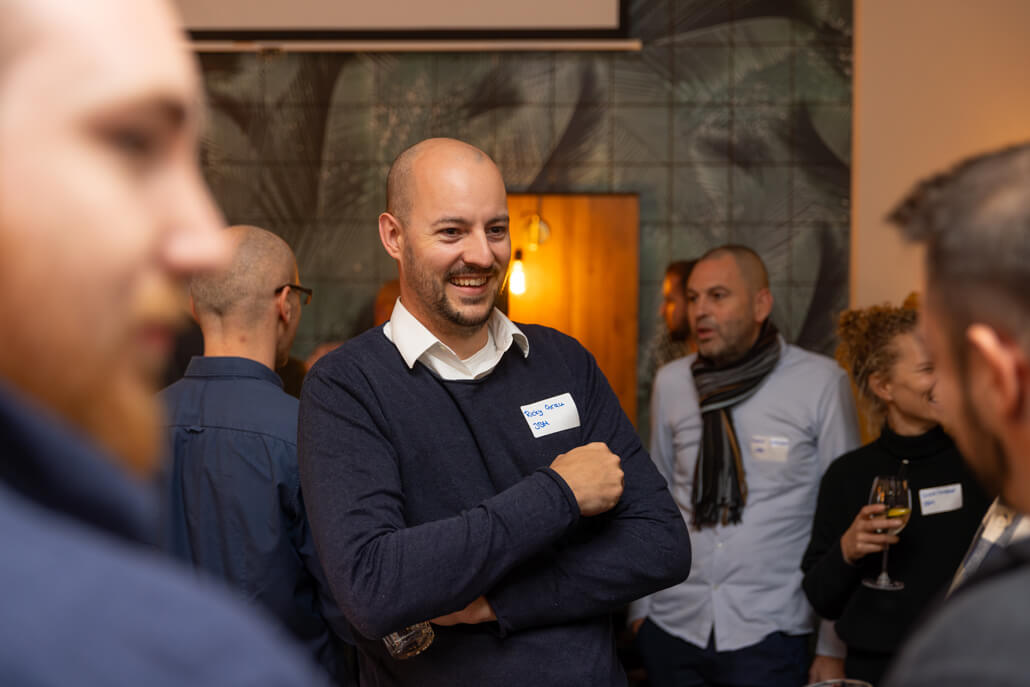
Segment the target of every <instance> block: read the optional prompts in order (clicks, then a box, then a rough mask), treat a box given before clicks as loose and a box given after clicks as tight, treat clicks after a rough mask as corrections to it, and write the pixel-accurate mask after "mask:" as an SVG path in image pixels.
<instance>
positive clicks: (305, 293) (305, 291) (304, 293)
mask: <svg viewBox="0 0 1030 687" xmlns="http://www.w3.org/2000/svg"><path fill="white" fill-rule="evenodd" d="M285 288H291V289H293V290H294V291H296V292H297V293H299V294H300V304H301V305H307V304H308V303H310V302H311V297H312V296H314V295H315V292H314V291H312V290H311V289H309V288H308V287H306V286H301V285H300V284H283V285H282V286H280V287H279V288H277V289H276V290H275V295H277V296H278V295H279V292H280V291H282V290H283V289H285Z"/></svg>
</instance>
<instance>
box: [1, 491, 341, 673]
mask: <svg viewBox="0 0 1030 687" xmlns="http://www.w3.org/2000/svg"><path fill="white" fill-rule="evenodd" d="M0 547H3V549H4V550H5V551H7V552H8V554H13V553H14V552H17V553H16V555H8V556H6V560H7V563H5V565H3V566H0V588H3V589H5V590H7V591H8V592H9V593H8V594H6V595H5V601H4V607H5V609H4V613H3V614H0V676H2V680H0V681H2V682H4V684H37V685H61V684H75V685H83V686H92V685H110V684H140V685H142V684H146V685H154V686H157V687H163V686H164V685H169V686H171V685H178V684H185V683H189V684H191V685H212V686H213V685H219V684H253V685H298V686H299V685H304V684H321V683H320V682H318V678H317V675H316V674H315V672H314V669H313V668H312V667H311V666H309V665H308V663H307V661H306V660H305V658H304V657H303V656H302V655H301V654H299V653H296V652H295V650H294V649H293V648H292V646H290V645H289V644H287V642H286V640H285V639H284V638H283V637H282V636H280V635H279V633H278V631H277V630H275V629H273V628H272V627H271V626H270V625H268V624H267V621H265V620H264V619H262V618H260V617H259V616H257V615H256V614H254V613H253V612H252V611H250V610H249V609H247V608H245V607H243V606H242V605H237V603H236V602H235V601H233V600H232V599H230V598H228V597H227V596H225V595H223V593H222V592H221V591H220V590H218V589H216V588H214V587H213V586H208V584H206V583H205V582H204V581H203V580H201V579H199V578H198V577H197V576H195V575H193V574H192V573H190V572H188V571H187V570H186V569H185V568H180V567H179V566H178V565H177V564H175V563H173V562H171V561H170V560H168V559H166V558H164V557H163V556H162V555H161V554H160V553H159V552H157V551H151V550H150V549H147V548H144V547H143V546H141V545H139V544H136V543H134V542H131V541H129V540H126V539H123V538H121V537H117V536H115V535H112V534H109V533H107V532H104V531H103V530H99V529H97V528H94V527H90V526H87V525H84V524H81V523H79V522H77V521H75V520H72V519H71V518H68V517H66V516H63V515H60V514H57V513H55V512H52V511H49V510H48V509H45V508H42V507H40V506H38V505H37V504H35V503H34V502H33V501H30V500H28V499H26V498H24V497H22V496H20V495H18V494H16V493H15V492H13V491H10V490H9V489H7V488H5V487H2V486H0ZM312 681H313V682H312Z"/></svg>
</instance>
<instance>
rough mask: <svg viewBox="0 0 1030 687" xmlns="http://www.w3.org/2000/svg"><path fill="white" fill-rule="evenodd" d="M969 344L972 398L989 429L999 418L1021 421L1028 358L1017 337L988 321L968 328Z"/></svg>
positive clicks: (1007, 421) (995, 428)
mask: <svg viewBox="0 0 1030 687" xmlns="http://www.w3.org/2000/svg"><path fill="white" fill-rule="evenodd" d="M966 342H967V343H968V345H969V387H970V393H971V396H972V401H973V402H974V403H975V404H976V405H977V406H979V407H981V408H982V409H983V411H984V412H982V413H981V417H982V418H983V420H984V422H985V424H987V425H988V429H991V430H998V429H1000V428H999V427H995V426H990V425H992V424H994V423H995V422H1002V423H1011V422H1014V421H1021V420H1022V414H1023V410H1024V403H1025V402H1026V401H1025V398H1024V396H1025V394H1026V393H1027V369H1028V368H1027V359H1026V354H1025V353H1024V352H1023V350H1022V348H1021V347H1020V345H1019V343H1018V342H1017V341H1014V340H1012V339H1009V338H1008V337H1004V336H1002V335H1001V334H999V333H998V331H997V330H996V329H993V328H991V327H989V326H987V325H985V324H974V325H971V326H970V327H969V329H967V330H966Z"/></svg>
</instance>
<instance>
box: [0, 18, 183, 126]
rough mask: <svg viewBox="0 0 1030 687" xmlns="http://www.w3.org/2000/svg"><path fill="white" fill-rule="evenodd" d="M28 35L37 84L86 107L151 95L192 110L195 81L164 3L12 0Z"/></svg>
mask: <svg viewBox="0 0 1030 687" xmlns="http://www.w3.org/2000/svg"><path fill="white" fill-rule="evenodd" d="M14 2H15V5H16V7H17V10H18V11H19V13H23V14H24V18H25V25H26V30H27V31H29V32H31V35H32V37H33V40H32V43H31V47H30V49H29V50H28V51H27V52H28V56H29V58H30V59H35V60H36V65H37V66H38V68H39V70H42V71H39V70H37V72H38V73H40V74H41V78H47V79H48V80H57V79H59V80H60V82H61V83H62V84H63V85H65V86H66V88H65V89H64V91H63V95H62V98H63V99H65V100H66V102H69V103H74V104H82V105H86V106H93V105H99V104H101V103H103V102H105V101H107V100H137V99H140V98H146V97H149V96H152V95H160V96H161V97H162V98H164V99H169V98H171V99H174V100H180V101H186V102H183V104H184V105H187V106H192V105H193V104H194V103H193V102H192V101H194V100H195V99H196V98H197V97H199V96H198V90H197V89H198V83H197V80H196V75H195V72H194V70H193V68H192V65H191V64H190V61H189V58H188V57H187V55H186V52H185V50H184V48H183V46H182V42H181V35H180V33H179V31H178V25H177V23H176V18H175V17H174V15H173V14H172V13H171V11H170V10H169V8H168V7H167V6H166V5H165V4H164V2H163V0H90V2H74V3H68V2H62V1H61V0H31V2H29V0H14Z"/></svg>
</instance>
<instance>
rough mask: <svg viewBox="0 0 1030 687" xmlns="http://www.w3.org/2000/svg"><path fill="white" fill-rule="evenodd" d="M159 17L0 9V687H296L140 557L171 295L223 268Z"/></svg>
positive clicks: (230, 612) (279, 666) (256, 637)
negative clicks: (0, 560)
mask: <svg viewBox="0 0 1030 687" xmlns="http://www.w3.org/2000/svg"><path fill="white" fill-rule="evenodd" d="M200 100H201V92H200V84H199V83H198V79H197V74H196V71H195V70H194V68H193V65H192V64H191V63H190V60H189V58H188V56H187V54H186V53H185V52H184V51H183V49H182V36H181V34H180V33H179V32H178V30H177V28H176V23H175V20H174V18H173V16H172V14H171V12H170V11H169V8H168V6H167V5H166V4H165V3H164V2H158V1H155V0H95V1H94V2H88V3H86V2H62V1H60V0H0V289H2V290H3V292H4V294H5V296H4V298H2V299H0V320H2V321H3V323H4V333H3V339H4V341H3V345H0V547H2V548H3V550H4V551H5V552H6V553H5V556H4V564H3V565H2V566H0V589H3V590H4V592H3V593H4V598H3V600H2V602H0V605H2V607H3V612H2V613H0V684H5V685H43V686H49V685H53V686H55V687H56V686H58V685H77V686H86V687H94V686H95V687H100V686H101V685H104V686H107V685H148V686H150V687H153V686H159V687H160V686H165V685H167V686H169V687H170V686H171V685H182V684H191V685H211V686H214V685H230V684H247V685H269V686H271V685H298V686H299V685H310V684H321V682H320V680H321V677H320V676H319V675H318V674H317V672H316V669H315V668H314V667H313V665H309V662H308V661H307V660H305V657H304V656H303V655H302V654H301V653H300V652H299V651H298V650H297V649H295V648H294V647H292V646H287V645H286V641H285V639H284V637H283V636H281V635H280V634H279V633H278V632H277V631H276V630H275V628H273V627H271V626H268V625H266V624H265V621H264V620H262V619H260V618H258V617H257V616H256V615H252V614H251V613H250V612H248V611H247V609H246V608H243V607H238V606H237V605H236V604H235V603H234V602H231V601H230V600H228V599H227V598H225V595H224V592H222V591H221V590H215V589H213V588H210V587H208V586H204V585H202V584H201V583H200V582H198V581H197V580H194V579H192V576H189V575H187V574H185V573H184V572H183V571H181V570H180V569H179V568H178V566H173V565H171V564H170V563H168V562H167V560H166V559H165V558H164V557H163V556H161V555H160V554H159V553H158V552H156V551H154V549H153V548H152V546H150V545H149V542H150V541H152V540H153V538H154V535H155V531H154V530H155V525H156V523H155V519H154V517H153V516H154V513H155V509H154V506H153V504H152V503H151V502H150V500H149V492H148V491H147V490H144V489H143V488H142V486H141V485H140V484H139V483H138V480H139V479H140V478H145V477H149V476H150V474H151V473H152V471H153V470H154V468H155V467H156V465H157V457H158V455H159V451H158V446H159V441H160V432H159V426H160V414H159V412H158V405H157V401H156V400H155V399H154V398H153V391H154V384H155V380H156V379H157V378H158V376H159V374H160V372H161V371H162V369H163V366H164V362H165V358H166V354H167V351H168V347H169V346H170V341H171V337H172V322H174V321H175V318H176V317H177V316H178V310H179V308H178V305H177V297H176V286H177V284H176V283H177V282H178V281H179V280H180V279H181V278H182V277H183V276H184V275H186V274H187V273H190V272H193V271H196V270H203V269H210V268H214V267H217V266H219V265H221V264H222V263H223V261H224V260H225V258H226V257H227V251H226V244H225V240H224V238H223V237H222V236H221V234H220V232H219V227H220V222H221V219H220V216H219V213H218V212H217V210H216V209H215V207H214V205H213V203H212V202H211V199H210V197H209V196H208V193H207V191H206V189H205V188H204V185H203V183H202V181H201V177H200V171H199V169H198V167H197V162H196V146H197V129H198V125H199V120H200V117H201V112H200Z"/></svg>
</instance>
